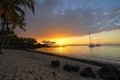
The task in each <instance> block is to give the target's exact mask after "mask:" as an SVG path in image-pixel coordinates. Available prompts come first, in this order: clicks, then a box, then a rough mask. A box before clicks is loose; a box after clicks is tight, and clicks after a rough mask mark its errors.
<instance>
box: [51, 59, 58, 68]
mask: <svg viewBox="0 0 120 80" xmlns="http://www.w3.org/2000/svg"><path fill="white" fill-rule="evenodd" d="M51 66H52V67H59V66H60V61H59V60H54V61H51Z"/></svg>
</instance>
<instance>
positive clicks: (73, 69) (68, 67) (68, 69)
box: [63, 63, 80, 71]
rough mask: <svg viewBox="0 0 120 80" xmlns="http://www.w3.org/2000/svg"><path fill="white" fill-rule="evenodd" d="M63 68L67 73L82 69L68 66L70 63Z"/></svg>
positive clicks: (76, 66)
mask: <svg viewBox="0 0 120 80" xmlns="http://www.w3.org/2000/svg"><path fill="white" fill-rule="evenodd" d="M63 68H64V70H66V71H79V69H80V67H79V66H78V65H71V64H68V63H66V64H65V65H64V66H63Z"/></svg>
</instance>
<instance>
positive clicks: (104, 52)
mask: <svg viewBox="0 0 120 80" xmlns="http://www.w3.org/2000/svg"><path fill="white" fill-rule="evenodd" d="M36 50H37V51H43V52H49V53H53V54H58V55H64V56H69V57H73V58H77V59H79V58H82V59H88V60H89V59H90V60H91V59H94V60H98V61H100V60H101V61H108V62H117V63H120V45H104V46H101V47H94V48H90V47H88V46H65V47H49V48H37V49H36Z"/></svg>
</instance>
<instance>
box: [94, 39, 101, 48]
mask: <svg viewBox="0 0 120 80" xmlns="http://www.w3.org/2000/svg"><path fill="white" fill-rule="evenodd" d="M95 46H96V47H100V46H101V45H100V40H99V39H96V45H95Z"/></svg>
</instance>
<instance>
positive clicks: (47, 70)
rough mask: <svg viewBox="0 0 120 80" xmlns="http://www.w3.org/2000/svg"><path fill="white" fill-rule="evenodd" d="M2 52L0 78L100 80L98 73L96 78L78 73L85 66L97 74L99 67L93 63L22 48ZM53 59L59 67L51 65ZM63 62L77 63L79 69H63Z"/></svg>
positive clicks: (9, 79)
mask: <svg viewBox="0 0 120 80" xmlns="http://www.w3.org/2000/svg"><path fill="white" fill-rule="evenodd" d="M3 52H4V53H5V55H0V80H102V79H101V78H100V77H99V76H98V75H97V77H96V78H85V77H82V76H81V75H80V71H82V70H83V69H85V68H86V67H92V70H93V71H94V72H95V73H96V74H97V71H98V70H99V69H100V67H98V66H95V65H90V64H85V63H81V62H76V61H72V60H68V59H63V58H59V57H55V56H50V55H44V54H39V53H36V52H29V51H23V50H15V49H4V50H3ZM53 60H59V61H60V62H61V65H60V67H58V68H53V67H51V61H53ZM65 63H70V64H73V65H79V67H80V71H78V72H74V71H71V72H67V71H65V70H64V69H63V65H65Z"/></svg>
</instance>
